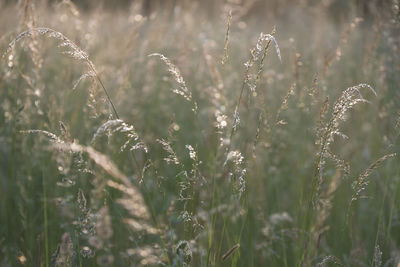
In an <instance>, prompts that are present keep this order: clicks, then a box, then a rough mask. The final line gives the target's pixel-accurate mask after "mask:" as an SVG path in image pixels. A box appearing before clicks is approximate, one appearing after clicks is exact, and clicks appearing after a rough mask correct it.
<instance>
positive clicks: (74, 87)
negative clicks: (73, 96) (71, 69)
mask: <svg viewBox="0 0 400 267" xmlns="http://www.w3.org/2000/svg"><path fill="white" fill-rule="evenodd" d="M88 77H92V78H93V77H96V74H95V73H94V72H93V71H89V72H87V73H84V74H82V75H81V76H80V77H79V79H78V80H77V81H76V82H75V83H74V85H73V86H72V90H75V89H76V87H78V85H79V83H80V82H81V81H82V80H84V79H86V78H88Z"/></svg>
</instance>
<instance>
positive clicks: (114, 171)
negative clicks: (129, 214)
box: [55, 143, 141, 196]
mask: <svg viewBox="0 0 400 267" xmlns="http://www.w3.org/2000/svg"><path fill="white" fill-rule="evenodd" d="M55 147H56V148H58V149H60V150H63V151H71V152H82V153H86V154H88V156H89V157H90V158H91V159H92V160H93V161H94V162H95V163H96V164H97V165H98V166H100V167H101V168H102V169H103V170H104V171H105V172H107V173H108V174H109V175H111V176H112V177H114V178H116V179H117V180H119V181H121V182H122V183H123V184H124V185H125V186H126V187H127V188H128V191H129V192H130V194H132V195H135V194H137V195H138V196H141V194H140V191H139V190H138V189H137V188H136V187H135V186H134V185H133V184H132V183H131V182H130V180H129V178H128V177H127V176H126V175H125V174H123V173H122V172H121V171H120V170H119V169H118V168H117V167H116V166H115V164H114V162H112V161H111V160H110V159H109V158H108V157H107V156H106V155H104V154H102V153H100V152H98V151H96V150H95V149H94V148H92V147H90V146H82V145H79V144H77V143H59V144H55Z"/></svg>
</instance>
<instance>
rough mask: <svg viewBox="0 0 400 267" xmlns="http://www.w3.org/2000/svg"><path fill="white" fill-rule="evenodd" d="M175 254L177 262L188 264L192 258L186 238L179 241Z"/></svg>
mask: <svg viewBox="0 0 400 267" xmlns="http://www.w3.org/2000/svg"><path fill="white" fill-rule="evenodd" d="M175 254H176V256H177V257H178V262H180V263H181V264H183V266H188V265H189V263H190V262H191V261H192V258H193V255H192V254H193V253H192V249H191V247H190V244H189V242H188V241H186V240H181V241H179V243H178V244H177V245H176V248H175Z"/></svg>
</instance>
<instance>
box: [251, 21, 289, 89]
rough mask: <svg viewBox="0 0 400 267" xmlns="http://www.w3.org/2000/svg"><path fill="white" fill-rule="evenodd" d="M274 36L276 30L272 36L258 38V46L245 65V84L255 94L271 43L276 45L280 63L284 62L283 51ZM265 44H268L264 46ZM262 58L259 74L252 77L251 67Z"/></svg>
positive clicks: (252, 51) (262, 34)
mask: <svg viewBox="0 0 400 267" xmlns="http://www.w3.org/2000/svg"><path fill="white" fill-rule="evenodd" d="M274 34H275V28H274V29H273V30H272V32H271V34H268V33H261V34H260V36H259V37H258V40H257V43H256V46H255V47H254V48H253V49H251V50H250V59H249V60H248V61H247V62H246V63H245V64H244V66H245V69H246V76H245V82H246V84H247V86H248V87H249V89H250V91H251V92H253V93H254V92H255V90H256V87H257V84H258V82H259V80H260V76H261V73H262V70H263V66H264V60H265V57H266V55H267V51H268V48H269V45H270V43H271V42H273V43H274V45H275V51H276V54H277V55H278V58H279V61H281V62H282V58H281V51H280V49H279V46H278V43H277V42H276V39H275V37H274V36H273V35H274ZM265 42H266V44H265V45H264V43H265ZM260 56H261V61H260V65H259V68H258V71H257V74H256V75H250V69H251V67H252V66H253V65H254V63H256V62H257V61H258V60H259V59H260Z"/></svg>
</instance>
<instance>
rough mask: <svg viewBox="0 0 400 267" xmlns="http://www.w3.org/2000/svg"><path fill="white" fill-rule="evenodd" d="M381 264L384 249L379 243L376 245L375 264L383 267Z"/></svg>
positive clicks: (377, 266)
mask: <svg viewBox="0 0 400 267" xmlns="http://www.w3.org/2000/svg"><path fill="white" fill-rule="evenodd" d="M381 265H382V251H381V249H380V248H379V245H378V244H377V245H376V246H375V253H374V266H375V267H381Z"/></svg>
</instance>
